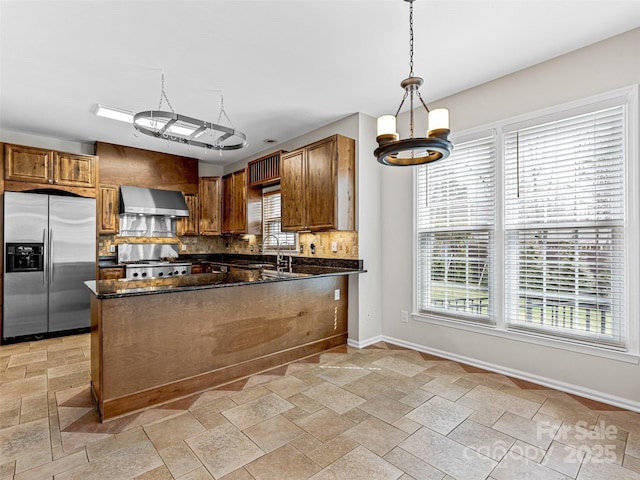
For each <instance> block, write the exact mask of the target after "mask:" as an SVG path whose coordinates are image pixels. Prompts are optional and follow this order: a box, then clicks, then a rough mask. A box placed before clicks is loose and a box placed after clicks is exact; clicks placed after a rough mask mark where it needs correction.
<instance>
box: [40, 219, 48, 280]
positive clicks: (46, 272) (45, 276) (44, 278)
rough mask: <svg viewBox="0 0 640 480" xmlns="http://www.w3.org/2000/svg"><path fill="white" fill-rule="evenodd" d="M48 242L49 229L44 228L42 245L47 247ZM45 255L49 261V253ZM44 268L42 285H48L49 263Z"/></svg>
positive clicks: (45, 263)
mask: <svg viewBox="0 0 640 480" xmlns="http://www.w3.org/2000/svg"><path fill="white" fill-rule="evenodd" d="M46 240H47V229H46V228H43V229H42V245H46V244H47V242H46ZM47 250H48V248H47ZM44 254H45V257H44V258H45V259H46V260H47V261H48V260H49V252H48V251H46V252H44ZM43 266H44V268H43V269H42V284H43V285H46V284H47V274H48V273H49V269H48V268H47V262H46V261H45V262H44V265H43Z"/></svg>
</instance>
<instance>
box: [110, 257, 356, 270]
mask: <svg viewBox="0 0 640 480" xmlns="http://www.w3.org/2000/svg"><path fill="white" fill-rule="evenodd" d="M283 257H284V258H286V259H287V260H288V258H289V256H288V255H283ZM178 261H181V262H191V263H210V264H213V265H225V266H235V267H240V268H242V267H245V268H249V269H255V268H261V267H259V266H257V265H261V264H274V265H275V262H276V256H275V255H244V254H229V253H207V254H190V255H189V254H188V255H180V256H179V257H178ZM291 262H292V265H294V266H295V267H296V268H298V267H300V268H302V267H329V268H341V269H348V270H362V268H363V262H362V260H349V259H341V258H317V257H297V256H295V255H292V256H291ZM124 266H125V265H124V264H121V263H118V259H117V257H116V256H100V257H98V267H99V268H110V267H111V268H113V267H124Z"/></svg>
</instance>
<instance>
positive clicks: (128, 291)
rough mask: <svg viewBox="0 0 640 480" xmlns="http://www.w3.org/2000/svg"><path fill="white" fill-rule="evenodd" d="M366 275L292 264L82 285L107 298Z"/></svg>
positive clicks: (95, 282)
mask: <svg viewBox="0 0 640 480" xmlns="http://www.w3.org/2000/svg"><path fill="white" fill-rule="evenodd" d="M365 272H366V270H363V269H357V268H339V267H329V266H319V265H295V266H294V267H293V268H292V271H291V272H281V273H280V274H277V273H276V272H275V271H273V270H266V271H265V270H264V269H259V268H251V269H243V270H237V271H234V272H213V273H201V274H196V275H180V276H177V277H169V278H157V279H149V280H125V279H118V280H99V281H95V280H91V281H87V282H85V285H86V286H87V288H89V290H90V291H91V292H92V293H93V294H94V295H95V296H96V297H97V298H99V299H109V298H122V297H131V296H138V295H152V294H160V293H171V292H181V291H189V290H203V289H210V288H221V287H239V286H242V285H255V284H260V283H268V282H285V281H296V280H301V281H304V280H305V279H309V278H316V277H320V276H332V275H352V274H359V273H365Z"/></svg>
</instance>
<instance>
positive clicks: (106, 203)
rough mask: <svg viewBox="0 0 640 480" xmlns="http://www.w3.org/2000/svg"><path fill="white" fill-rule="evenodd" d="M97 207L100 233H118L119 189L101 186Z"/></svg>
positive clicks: (111, 186) (112, 186)
mask: <svg viewBox="0 0 640 480" xmlns="http://www.w3.org/2000/svg"><path fill="white" fill-rule="evenodd" d="M97 205H98V221H97V222H96V224H97V225H98V233H113V234H116V233H118V187H116V186H114V185H100V188H98V202H97Z"/></svg>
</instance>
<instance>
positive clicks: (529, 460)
mask: <svg viewBox="0 0 640 480" xmlns="http://www.w3.org/2000/svg"><path fill="white" fill-rule="evenodd" d="M507 455H513V456H515V457H519V458H520V459H521V460H522V461H524V462H525V463H529V462H532V463H535V464H536V465H538V466H540V467H543V468H547V469H549V470H553V471H554V472H557V470H554V469H552V468H550V467H547V466H545V465H542V462H540V463H538V462H536V461H535V460H532V459H530V458H528V457H525V456H524V455H520V454H519V453H518V452H515V451H512V450H509V451H508V452H507V453H506V454H505V455H504V457H503V458H501V459H500V460H499V461H498V462H497V463H496V466H495V467H493V468H492V469H491V472H490V473H489V476H490V477H491V478H493V473H494V472H495V471H496V469H497V468H500V465H501V464H502V462H503V461H504V460H505V458H506V457H507ZM545 455H546V451H545ZM558 473H560V475H562V476H564V477H565V478H566V479H567V480H572V479H576V478H578V474H576V476H575V477H569V476H567V475H565V474H564V473H562V472H558Z"/></svg>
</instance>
